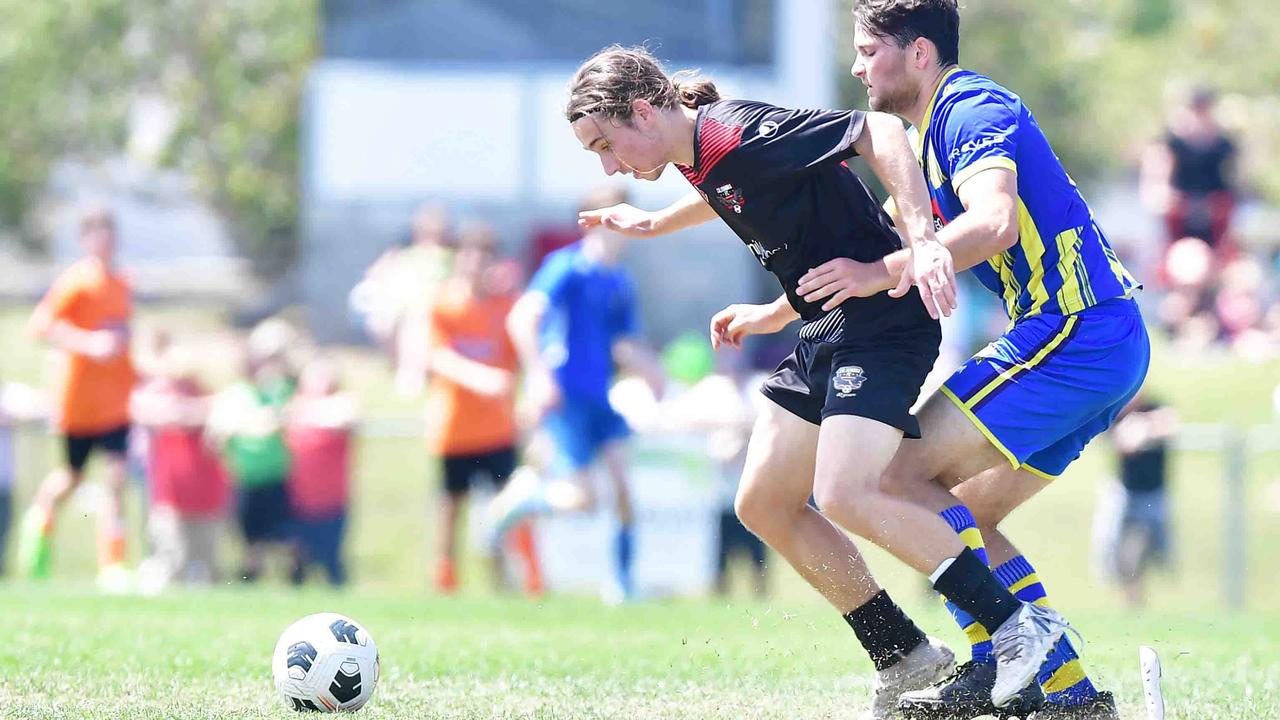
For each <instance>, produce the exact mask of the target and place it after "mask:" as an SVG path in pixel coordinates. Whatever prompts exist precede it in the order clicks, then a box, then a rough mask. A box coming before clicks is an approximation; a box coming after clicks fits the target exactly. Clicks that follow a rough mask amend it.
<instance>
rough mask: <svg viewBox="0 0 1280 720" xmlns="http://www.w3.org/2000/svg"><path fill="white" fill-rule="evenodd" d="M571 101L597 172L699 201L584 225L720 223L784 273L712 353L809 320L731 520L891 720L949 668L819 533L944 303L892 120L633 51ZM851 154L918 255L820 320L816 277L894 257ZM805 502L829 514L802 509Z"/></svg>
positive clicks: (585, 78) (906, 425)
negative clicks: (812, 593) (820, 601)
mask: <svg viewBox="0 0 1280 720" xmlns="http://www.w3.org/2000/svg"><path fill="white" fill-rule="evenodd" d="M570 95H571V96H570V100H569V104H568V107H567V108H566V116H567V118H568V120H569V121H570V123H571V124H572V128H573V131H574V133H575V134H576V135H577V137H578V139H579V140H580V141H581V142H582V144H583V146H584V147H585V148H587V149H588V150H591V151H593V152H595V153H597V154H598V155H599V157H600V161H601V164H602V167H603V169H604V171H605V173H606V174H610V175H612V174H614V173H623V174H628V175H632V176H633V177H636V178H640V179H646V180H653V179H656V178H657V177H658V176H660V175H661V174H662V172H663V171H664V169H665V168H666V166H667V165H668V164H675V165H677V167H678V168H679V170H680V171H681V172H682V173H684V175H685V177H687V178H688V179H689V181H690V183H691V184H693V185H694V187H695V188H696V189H697V191H698V192H697V194H691V195H690V196H688V197H686V198H684V199H683V200H681V201H679V202H677V203H676V204H675V205H673V206H672V207H670V208H667V209H666V210H663V211H659V212H656V213H646V212H643V211H640V210H637V209H636V208H633V207H631V206H629V205H616V206H613V207H611V208H606V209H603V210H600V211H596V212H587V213H583V214H582V216H581V222H582V223H583V224H584V225H587V226H590V225H594V224H605V225H607V226H609V227H610V228H612V229H615V230H618V231H621V232H624V233H627V234H630V235H635V236H641V237H643V236H650V235H661V234H664V233H667V232H671V231H673V230H678V229H680V228H682V227H687V226H690V225H694V224H697V223H700V222H704V221H706V220H709V219H711V218H714V217H716V216H719V217H720V218H721V219H723V220H724V221H725V223H726V224H728V225H729V226H730V228H732V229H733V230H734V232H735V233H736V234H737V235H738V236H739V237H740V238H741V239H742V240H743V242H744V243H746V245H747V246H748V248H749V249H750V250H751V252H752V253H754V254H755V256H756V257H757V259H758V260H759V261H760V263H761V264H762V265H763V266H764V267H765V268H766V269H768V270H770V271H771V272H773V273H774V274H775V275H776V276H777V277H778V279H779V281H780V282H781V283H782V286H783V290H784V294H783V296H782V297H779V298H778V300H777V301H775V302H774V303H771V304H769V305H734V306H731V307H729V308H727V309H726V310H724V311H722V312H721V313H719V314H717V315H716V317H715V318H714V319H713V320H712V322H711V336H712V343H713V345H716V346H717V347H718V346H719V345H721V344H728V345H732V346H737V345H738V344H739V343H740V341H741V339H742V337H744V336H745V335H747V334H754V333H761V332H776V331H778V330H780V329H782V327H784V326H786V325H787V324H789V323H790V322H792V321H793V320H795V319H802V320H803V321H804V326H803V327H802V328H801V330H800V342H799V344H798V345H797V347H796V350H795V352H794V353H793V354H792V356H791V357H789V358H788V359H787V360H785V361H784V362H783V363H782V364H781V365H780V366H779V367H778V369H777V371H776V372H775V373H774V374H773V375H772V376H771V377H770V378H769V379H768V380H767V381H766V382H765V384H764V387H763V391H764V393H765V395H766V396H767V397H768V398H769V399H770V400H772V401H773V402H772V403H767V404H766V407H765V409H764V411H763V412H762V415H761V417H760V420H759V421H758V422H757V425H756V427H755V429H754V431H753V433H752V438H751V444H750V447H749V450H748V453H747V461H746V469H745V471H744V476H743V480H742V483H741V486H740V490H739V494H738V497H737V501H736V503H735V507H736V509H737V512H738V515H739V517H740V518H741V519H742V521H743V522H744V523H745V524H746V526H747V527H748V528H750V529H751V530H752V531H753V532H755V533H756V534H758V535H760V536H761V537H762V538H763V539H764V540H765V541H766V542H768V543H769V544H770V545H771V546H772V547H773V548H774V549H775V550H776V551H777V552H779V553H780V554H782V555H783V556H784V557H785V558H786V559H787V560H788V562H790V563H791V564H792V566H794V567H795V568H796V570H797V571H798V572H799V573H800V574H801V575H802V576H803V577H804V578H805V579H806V580H807V581H808V582H809V583H810V584H811V585H813V586H814V587H815V588H816V589H817V590H818V591H819V592H821V593H822V594H823V595H824V596H825V597H826V598H827V599H828V600H829V601H830V602H831V603H832V604H833V605H834V606H835V607H836V608H837V610H839V611H840V612H841V613H842V614H843V615H844V617H845V619H846V620H847V621H848V622H849V624H850V626H852V628H853V630H854V632H855V633H856V634H857V636H858V639H859V640H860V641H861V642H862V644H863V646H864V647H865V648H866V649H867V651H868V653H869V654H870V655H871V658H872V661H873V663H874V664H875V666H876V669H877V671H878V672H877V683H876V697H875V702H874V703H873V712H872V716H873V717H892V716H893V714H894V712H895V708H894V706H895V704H896V700H897V696H898V693H900V692H902V691H903V689H904V688H907V687H911V686H919V685H920V684H923V683H926V682H929V680H930V679H932V678H935V677H938V676H939V675H940V674H942V673H945V672H946V671H947V670H948V669H949V667H950V665H951V662H952V655H951V652H950V651H949V650H947V649H946V648H944V647H942V646H941V645H940V644H937V643H936V642H932V643H931V642H928V641H927V639H926V637H925V635H924V633H922V632H921V631H920V630H919V629H918V628H917V627H916V626H915V624H914V623H912V622H911V620H910V619H908V618H907V617H906V616H905V615H904V614H903V613H902V611H901V610H900V609H898V608H897V606H896V605H895V604H894V603H893V601H892V600H890V599H889V597H888V596H887V595H886V594H885V592H884V591H883V590H881V589H880V588H879V587H878V586H877V585H876V583H875V581H874V580H873V579H872V577H871V573H870V571H869V570H868V569H867V566H866V564H865V563H864V562H863V560H862V558H861V556H860V554H859V553H858V550H857V548H856V547H855V546H854V545H853V544H852V542H851V541H850V540H849V538H848V536H846V535H845V534H844V533H842V532H841V531H840V530H839V529H837V528H836V527H835V526H834V525H833V524H832V522H831V521H835V522H836V523H840V524H842V525H846V526H847V525H848V523H847V522H845V520H843V519H842V514H841V513H842V511H843V510H844V509H846V508H848V507H849V506H850V503H852V502H858V501H859V498H853V497H850V496H849V495H850V494H851V493H852V492H854V491H856V489H857V488H859V487H862V486H864V482H866V481H870V480H872V479H878V478H879V476H880V474H881V472H883V470H884V469H885V468H886V466H887V464H888V462H889V459H890V458H891V457H892V456H893V454H894V451H895V450H896V449H897V448H898V446H899V444H900V443H901V441H902V438H903V436H904V434H905V435H906V436H908V437H918V436H919V428H918V425H917V424H916V421H915V418H914V417H913V416H912V415H911V414H910V412H909V408H910V407H911V405H912V404H913V403H914V402H915V399H916V397H917V395H918V394H919V391H920V386H921V384H922V382H923V381H924V378H925V375H926V374H927V373H928V372H929V370H930V369H931V368H932V366H933V363H934V360H935V359H936V357H937V352H938V344H939V341H940V338H941V333H940V330H939V327H938V324H937V320H936V317H937V315H938V314H949V313H950V310H951V309H952V308H953V307H954V304H955V292H954V273H953V271H952V266H951V259H950V256H949V254H948V253H947V252H946V251H945V250H943V249H941V248H940V247H939V245H938V243H937V242H936V240H935V238H934V235H933V224H932V215H931V212H930V208H929V204H928V201H927V198H926V194H925V188H924V185H923V179H922V178H921V177H920V174H919V171H918V170H917V169H916V165H915V157H914V155H913V154H912V152H911V149H910V147H909V145H908V143H907V138H906V134H905V131H904V130H903V128H902V124H901V122H900V121H899V120H897V119H896V118H893V117H892V116H889V115H884V114H880V113H862V112H859V111H846V112H831V111H815V110H788V109H784V108H779V107H775V106H772V105H768V104H765V103H758V102H746V101H736V100H721V99H720V98H719V95H718V93H717V92H716V90H715V87H714V85H712V84H711V83H710V82H708V81H705V80H697V79H689V78H681V77H679V76H677V77H676V78H668V77H667V76H666V74H665V73H664V72H663V70H662V68H661V66H660V65H659V64H658V63H657V62H656V61H655V60H654V59H653V57H652V56H651V55H650V54H649V53H648V52H647V51H645V50H643V49H636V48H632V49H625V48H621V47H615V48H610V49H607V50H605V51H602V52H601V53H599V54H597V55H596V56H595V57H593V58H591V59H590V60H588V61H587V62H586V63H585V64H584V65H583V66H582V68H580V69H579V71H578V73H577V75H576V76H575V77H574V79H573V82H572V84H571V89H570ZM854 155H861V156H863V157H864V158H866V160H867V162H868V163H869V164H870V166H871V168H872V169H873V170H874V171H875V173H876V174H877V176H878V177H879V178H880V179H881V180H882V181H883V182H884V184H885V186H886V187H887V188H888V189H889V191H890V193H891V194H892V195H893V196H894V199H895V202H896V203H897V207H898V209H899V216H900V219H901V226H902V228H903V230H904V235H905V236H906V237H905V241H906V246H907V248H906V249H909V250H910V252H911V255H912V257H911V260H910V261H909V262H908V263H906V270H904V272H903V274H902V277H901V282H900V283H899V284H898V286H897V287H896V288H895V289H894V290H893V291H891V292H887V293H880V294H877V295H875V296H873V297H869V298H860V299H856V300H848V301H846V302H844V303H842V304H840V305H839V306H838V307H836V308H834V309H833V310H831V311H829V312H824V311H823V310H822V308H821V307H820V306H819V305H814V304H811V303H807V302H805V301H804V299H803V298H801V297H799V296H798V295H797V294H796V287H797V285H798V281H799V278H800V277H801V276H802V275H804V274H805V273H806V272H808V270H809V269H810V268H813V267H816V266H818V265H820V264H822V263H824V262H826V261H828V260H830V259H832V258H835V257H842V256H843V257H851V258H855V259H863V260H872V259H878V258H881V257H884V256H885V255H887V254H889V253H892V252H894V251H897V250H899V249H903V248H902V246H903V241H902V240H900V239H899V235H898V233H897V232H896V231H895V230H894V225H893V222H892V221H891V220H890V219H889V217H888V216H887V215H886V214H885V213H884V212H883V211H882V210H881V209H880V207H879V205H878V202H877V201H876V199H875V198H874V197H873V196H872V194H871V193H870V192H869V191H868V190H867V188H866V186H865V185H864V184H863V183H862V181H861V180H860V179H859V178H858V176H857V175H856V174H855V173H854V172H853V171H852V170H851V169H849V167H848V166H847V165H846V164H845V162H844V161H845V160H847V159H848V158H850V157H853V156H854ZM931 316H932V317H931ZM766 326H767V327H766ZM851 481H852V482H851ZM811 494H812V495H813V496H814V497H815V498H816V500H817V502H818V505H819V506H820V507H821V508H823V510H824V511H825V513H826V514H825V515H824V514H823V513H821V512H819V511H817V510H814V509H813V508H812V507H810V506H809V505H808V504H807V500H808V498H809V497H810V495H811ZM898 502H899V501H896V500H892V499H890V500H888V501H887V505H886V507H885V508H884V515H885V518H886V522H902V520H901V519H900V518H901V515H902V513H900V512H899V510H900V508H898V507H897V506H896V505H895V503H898ZM828 517H830V520H828ZM873 539H875V538H873ZM980 570H981V572H985V573H986V575H987V578H986V579H987V580H988V581H987V582H984V578H983V577H977V578H976V579H975V588H977V589H976V590H975V592H974V598H975V600H974V602H973V603H970V604H973V605H975V610H978V611H981V609H982V607H977V606H978V605H980V604H985V605H992V604H997V605H998V604H1000V603H1002V602H1006V601H1008V602H1012V599H1011V596H1009V597H1008V598H1005V597H1003V596H999V595H997V596H996V597H995V598H994V599H993V598H991V597H988V596H985V595H983V591H984V590H987V589H989V588H990V586H991V585H992V584H994V585H995V586H996V587H999V585H998V583H995V580H994V578H991V577H990V572H989V571H987V570H986V569H985V568H981V569H980ZM1000 590H1003V588H1000ZM1005 595H1007V591H1006V592H1005ZM965 600H966V601H967V600H968V598H965Z"/></svg>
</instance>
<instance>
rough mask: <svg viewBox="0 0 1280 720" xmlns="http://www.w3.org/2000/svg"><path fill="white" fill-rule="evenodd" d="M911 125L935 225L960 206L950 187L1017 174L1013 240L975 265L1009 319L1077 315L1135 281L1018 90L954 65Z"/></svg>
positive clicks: (1127, 291)
mask: <svg viewBox="0 0 1280 720" xmlns="http://www.w3.org/2000/svg"><path fill="white" fill-rule="evenodd" d="M917 130H918V131H914V132H913V133H912V136H913V143H914V145H915V149H916V154H917V157H918V158H919V160H920V163H921V166H922V167H923V169H924V172H925V177H926V178H927V180H928V183H927V184H928V187H929V195H930V196H931V199H932V201H933V213H934V218H935V222H936V223H941V224H946V223H948V222H950V221H951V220H954V219H955V217H956V216H957V215H959V214H960V213H962V212H964V205H963V204H961V202H960V198H959V197H958V196H957V195H956V189H957V188H959V187H960V185H961V184H962V183H963V182H964V181H965V180H968V179H969V178H971V177H973V176H974V175H976V174H977V173H979V172H981V171H982V170H986V169H989V168H993V167H1003V168H1009V169H1010V170H1013V171H1014V172H1016V173H1017V174H1018V242H1017V243H1016V244H1015V245H1013V246H1012V247H1010V248H1009V249H1008V250H1006V251H1004V252H1002V253H1000V254H999V255H996V256H994V257H992V258H990V259H989V260H987V261H986V262H985V263H980V264H978V265H976V266H974V267H973V272H974V274H975V275H977V276H978V279H979V280H980V281H981V282H982V284H983V285H985V286H986V287H987V288H988V289H990V290H991V291H992V292H994V293H995V294H996V295H997V296H999V297H1000V298H1001V299H1002V300H1003V301H1004V305H1005V310H1006V311H1007V312H1008V314H1009V319H1010V320H1011V321H1012V322H1017V321H1018V320H1020V319H1022V318H1026V317H1031V316H1033V315H1036V314H1039V313H1057V314H1061V315H1073V314H1075V313H1078V312H1080V311H1082V310H1084V309H1085V308H1089V307H1092V306H1094V305H1097V304H1098V303H1101V302H1103V301H1105V300H1110V299H1112V298H1119V297H1129V296H1131V295H1132V294H1133V292H1134V291H1135V290H1136V289H1137V288H1138V287H1140V286H1139V284H1138V282H1137V281H1136V280H1134V279H1133V276H1132V275H1130V274H1129V272H1128V271H1127V270H1126V269H1125V268H1124V266H1123V265H1122V264H1121V263H1120V261H1119V260H1118V259H1117V258H1116V254H1115V252H1114V251H1113V250H1112V249H1111V245H1110V243H1108V242H1107V238H1106V236H1105V235H1103V233H1102V230H1101V229H1100V228H1099V227H1098V225H1097V223H1096V222H1094V219H1093V212H1092V211H1090V209H1089V206H1088V205H1087V204H1085V201H1084V198H1083V197H1082V196H1081V195H1080V191H1079V190H1078V189H1077V188H1076V184H1075V182H1074V181H1073V180H1072V179H1071V178H1070V176H1068V175H1067V172H1066V170H1064V169H1063V167H1062V163H1061V162H1060V161H1059V160H1058V157H1057V156H1056V155H1055V154H1054V152H1053V148H1051V147H1049V141H1048V140H1047V139H1045V136H1044V132H1043V131H1041V129H1040V125H1039V124H1038V123H1037V122H1036V120H1035V118H1034V117H1033V116H1032V115H1031V111H1030V110H1028V109H1027V107H1026V106H1025V105H1023V104H1022V99H1021V98H1019V97H1018V96H1017V95H1015V94H1013V93H1012V92H1010V91H1009V90H1007V89H1005V88H1003V87H1001V86H1000V85H998V84H996V82H995V81H993V80H991V79H990V78H988V77H984V76H982V75H979V74H977V73H974V72H970V71H968V70H961V69H959V68H955V69H952V70H951V71H950V72H948V73H947V74H946V75H945V76H944V77H943V79H942V82H941V83H940V84H939V86H938V89H937V90H936V91H935V94H934V97H933V99H932V100H931V101H930V103H929V106H928V108H927V109H926V110H925V114H924V122H923V125H922V127H921V128H918V129H917Z"/></svg>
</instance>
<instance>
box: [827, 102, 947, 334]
mask: <svg viewBox="0 0 1280 720" xmlns="http://www.w3.org/2000/svg"><path fill="white" fill-rule="evenodd" d="M853 146H854V148H855V149H856V150H857V151H858V154H859V155H861V156H862V157H864V158H865V159H866V161H867V164H868V165H870V166H871V169H872V170H873V171H874V172H875V174H876V177H878V178H880V181H881V182H883V183H884V184H885V187H886V188H887V189H888V190H889V193H890V195H892V196H893V199H894V202H895V205H896V207H897V208H898V213H897V215H898V220H897V221H895V224H896V225H897V226H898V228H899V229H900V230H901V231H903V232H902V236H903V238H904V239H905V240H906V243H907V248H906V249H905V250H904V252H905V253H906V255H907V258H906V261H905V262H903V264H902V271H901V272H900V273H899V275H898V276H897V277H898V278H899V281H898V284H897V285H896V286H895V287H893V288H892V289H890V293H889V294H890V295H892V296H893V297H902V296H903V295H905V294H906V293H907V291H908V290H909V289H910V288H911V287H912V286H913V285H914V286H916V287H917V288H919V289H920V297H921V299H922V300H923V301H924V305H925V308H926V309H927V310H928V311H929V316H930V317H933V318H935V319H936V318H938V317H939V316H940V315H950V314H951V311H952V310H953V309H955V306H956V291H955V282H956V274H955V269H954V268H953V267H952V261H951V256H950V253H948V252H947V249H946V248H945V247H943V246H942V245H941V244H939V243H938V239H937V237H936V236H935V235H934V232H933V214H932V211H931V209H930V208H931V205H930V202H929V194H928V191H927V189H926V188H925V185H924V178H923V177H921V175H920V169H919V165H917V164H916V159H915V155H914V154H913V153H912V151H911V145H910V143H909V141H908V140H907V133H906V131H904V130H903V129H902V121H901V120H899V119H898V118H897V117H895V116H893V115H889V114H887V113H878V112H871V113H867V115H866V119H865V120H864V124H863V130H862V133H861V134H860V135H859V136H858V139H857V140H855V141H854V143H853ZM842 292H843V291H840V290H837V291H836V292H835V293H834V294H833V295H832V297H831V302H830V303H829V304H830V305H831V307H835V306H836V305H839V304H840V303H842V302H844V301H845V300H847V299H848V298H850V297H853V295H851V294H847V293H846V294H842ZM820 297H821V296H820Z"/></svg>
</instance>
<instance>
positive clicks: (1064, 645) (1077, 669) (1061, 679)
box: [995, 555, 1098, 707]
mask: <svg viewBox="0 0 1280 720" xmlns="http://www.w3.org/2000/svg"><path fill="white" fill-rule="evenodd" d="M995 574H996V579H998V580H999V581H1000V582H1001V583H1002V584H1004V586H1005V587H1007V588H1009V592H1011V593H1013V594H1014V597H1016V598H1018V599H1019V600H1021V601H1022V602H1029V603H1035V604H1036V605H1043V606H1045V607H1048V606H1049V598H1048V596H1047V594H1046V593H1045V590H1044V585H1041V584H1040V578H1039V577H1037V576H1036V569H1035V568H1033V567H1032V566H1031V563H1029V562H1027V559H1026V558H1025V557H1023V556H1021V555H1019V556H1018V557H1016V558H1014V559H1012V560H1010V561H1009V562H1007V563H1005V564H1003V565H1001V566H1000V567H998V568H996V569H995ZM1036 679H1037V680H1039V681H1040V687H1041V688H1043V689H1044V695H1045V700H1046V701H1047V702H1049V703H1050V704H1052V705H1062V706H1068V707H1069V706H1072V705H1081V704H1084V703H1085V702H1087V701H1089V700H1092V699H1093V698H1095V697H1097V696H1098V690H1097V689H1096V688H1095V687H1094V686H1093V683H1092V682H1090V681H1089V678H1088V677H1087V676H1086V675H1085V674H1084V667H1082V666H1081V665H1080V657H1079V656H1078V655H1076V650H1075V648H1073V647H1071V641H1070V640H1067V638H1066V636H1065V635H1064V636H1063V637H1062V639H1060V640H1058V644H1057V645H1054V646H1053V650H1051V651H1050V652H1049V657H1048V658H1047V659H1046V660H1045V661H1044V665H1041V666H1040V672H1039V674H1037V675H1036Z"/></svg>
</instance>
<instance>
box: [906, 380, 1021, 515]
mask: <svg viewBox="0 0 1280 720" xmlns="http://www.w3.org/2000/svg"><path fill="white" fill-rule="evenodd" d="M916 417H917V419H918V420H919V422H920V438H919V439H905V440H903V441H902V444H901V445H899V447H898V451H897V453H896V454H895V455H894V456H893V459H892V460H891V461H890V463H889V466H888V469H886V470H885V472H884V474H883V476H882V480H881V487H882V488H883V489H885V490H887V491H889V492H892V493H894V494H896V495H901V496H904V497H907V498H909V499H917V498H919V496H920V495H922V494H925V493H927V492H929V491H930V490H931V488H925V487H922V484H930V483H940V484H941V485H942V486H943V487H946V488H952V487H955V486H956V485H958V484H960V483H962V482H964V481H965V480H967V479H969V478H971V477H974V476H975V475H978V474H980V473H983V472H985V471H987V470H989V469H992V468H1001V467H1008V468H1011V467H1012V466H1010V465H1009V463H1008V461H1007V460H1006V459H1005V457H1004V455H1003V454H1002V453H1001V452H1000V451H999V450H997V449H996V447H995V446H994V445H993V444H992V443H991V441H990V440H988V438H987V437H986V436H985V435H984V434H983V432H982V431H981V430H980V429H979V428H978V426H977V425H975V424H974V422H973V421H972V420H971V419H970V418H969V417H968V416H967V415H966V414H965V413H964V412H963V411H961V410H960V408H959V407H957V406H956V405H955V404H954V403H953V402H952V401H951V400H950V398H948V397H947V396H945V395H944V394H942V393H940V392H938V393H934V394H933V395H932V396H930V398H929V399H928V400H927V401H925V404H924V407H922V408H921V409H920V412H919V413H917V415H916Z"/></svg>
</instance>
